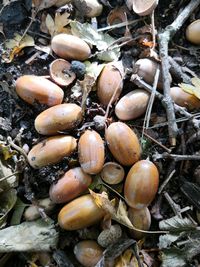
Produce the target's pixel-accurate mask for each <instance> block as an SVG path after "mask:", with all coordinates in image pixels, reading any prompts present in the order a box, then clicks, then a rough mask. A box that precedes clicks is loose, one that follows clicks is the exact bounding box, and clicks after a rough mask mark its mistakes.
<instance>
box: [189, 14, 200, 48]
mask: <svg viewBox="0 0 200 267" xmlns="http://www.w3.org/2000/svg"><path fill="white" fill-rule="evenodd" d="M186 38H187V40H188V41H189V42H191V43H193V44H195V45H200V19H197V20H195V21H193V22H192V23H191V24H190V25H189V26H188V27H187V29H186Z"/></svg>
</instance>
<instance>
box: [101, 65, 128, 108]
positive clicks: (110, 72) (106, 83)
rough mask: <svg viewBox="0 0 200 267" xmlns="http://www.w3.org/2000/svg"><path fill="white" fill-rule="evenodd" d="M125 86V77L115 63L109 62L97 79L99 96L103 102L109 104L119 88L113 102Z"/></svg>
mask: <svg viewBox="0 0 200 267" xmlns="http://www.w3.org/2000/svg"><path fill="white" fill-rule="evenodd" d="M122 87H123V79H122V75H121V73H120V71H119V70H118V69H117V68H116V67H115V66H114V65H113V63H112V62H111V63H108V64H106V66H105V67H104V68H103V70H102V72H101V74H100V75H99V78H98V80H97V96H98V98H99V101H100V102H101V104H103V105H105V106H107V105H108V104H109V102H110V100H111V98H112V96H113V94H114V92H115V90H116V88H117V92H116V95H115V97H114V98H113V101H112V103H113V102H115V100H117V98H118V97H119V96H120V94H121V91H122Z"/></svg>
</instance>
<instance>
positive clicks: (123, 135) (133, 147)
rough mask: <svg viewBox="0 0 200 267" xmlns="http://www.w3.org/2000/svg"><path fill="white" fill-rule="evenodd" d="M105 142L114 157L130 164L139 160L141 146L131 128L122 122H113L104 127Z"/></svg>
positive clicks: (124, 163)
mask: <svg viewBox="0 0 200 267" xmlns="http://www.w3.org/2000/svg"><path fill="white" fill-rule="evenodd" d="M105 137H106V142H107V144H108V147H109V149H110V151H111V153H112V154H113V156H114V158H115V159H116V160H117V161H119V162H120V163H121V164H122V165H125V166H130V165H132V164H134V163H135V162H136V161H138V160H139V158H140V154H141V147H140V143H139V140H138V138H137V136H136V134H135V133H134V131H133V130H131V128H130V127H129V126H127V125H126V124H125V123H123V122H114V123H112V124H111V125H110V126H109V127H108V128H107V129H106V135H105Z"/></svg>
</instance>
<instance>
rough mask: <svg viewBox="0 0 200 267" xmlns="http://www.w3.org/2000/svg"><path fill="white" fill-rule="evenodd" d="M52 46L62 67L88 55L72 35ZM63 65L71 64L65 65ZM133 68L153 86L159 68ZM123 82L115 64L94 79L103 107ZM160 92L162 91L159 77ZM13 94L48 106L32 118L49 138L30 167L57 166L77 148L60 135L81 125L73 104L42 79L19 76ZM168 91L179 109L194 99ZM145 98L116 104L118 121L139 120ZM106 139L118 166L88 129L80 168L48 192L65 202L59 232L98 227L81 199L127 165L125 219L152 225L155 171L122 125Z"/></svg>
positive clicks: (96, 214)
mask: <svg viewBox="0 0 200 267" xmlns="http://www.w3.org/2000/svg"><path fill="white" fill-rule="evenodd" d="M51 46H52V50H53V51H54V52H55V53H56V54H57V55H58V56H59V57H61V58H62V61H63V62H64V61H65V60H69V61H70V60H80V61H84V60H86V59H87V58H88V57H89V56H90V54H91V50H90V47H89V45H88V44H87V43H86V42H84V41H83V40H81V39H80V38H78V37H76V36H72V35H67V34H59V35H57V36H55V37H54V38H53V39H52V44H51ZM65 62H67V61H65ZM66 64H68V65H70V63H69V62H67V63H66ZM136 65H137V71H138V72H137V73H138V75H139V76H141V77H142V78H143V79H144V80H145V81H146V82H147V83H149V84H152V83H153V80H154V75H155V72H156V69H157V68H159V67H160V66H159V64H158V63H156V62H154V61H153V60H151V59H140V60H138V61H137V62H136ZM122 81H123V78H122V75H121V73H120V71H119V70H118V69H117V68H115V67H113V63H108V64H107V65H106V66H105V67H104V68H103V70H102V72H101V74H100V76H99V78H98V80H97V96H98V98H99V101H100V103H101V104H103V105H104V106H107V105H108V104H109V102H110V100H111V99H112V97H113V94H114V93H116V94H115V97H113V99H112V102H113V103H114V102H115V101H116V100H117V98H118V97H119V96H120V93H121V91H122V87H123V82H122ZM158 87H162V82H161V77H160V80H159V83H158ZM116 89H117V90H116ZM16 91H17V94H18V95H19V96H20V97H21V98H22V99H23V100H24V101H26V102H27V103H29V104H34V102H35V101H37V102H39V103H41V104H46V105H47V106H49V108H48V109H46V110H44V111H43V112H42V113H40V114H39V115H38V116H37V117H36V119H35V129H36V131H37V132H38V133H39V134H41V135H45V136H50V137H48V138H46V139H45V140H43V141H42V142H40V143H38V144H36V145H35V146H34V147H33V148H32V149H31V150H30V152H29V154H28V161H29V164H30V165H31V166H32V167H33V168H41V167H44V166H47V165H50V164H55V163H58V162H59V161H61V160H62V159H63V158H64V157H68V156H70V155H71V154H72V153H73V152H74V151H75V150H76V149H77V140H76V139H75V138H74V137H73V136H69V135H63V134H60V133H62V132H63V131H66V130H70V131H71V130H73V129H74V128H76V127H77V126H78V125H80V123H81V122H82V120H83V114H82V109H81V107H80V106H78V105H77V104H74V103H64V104H62V101H63V96H64V93H63V90H62V89H61V88H60V87H59V86H58V85H57V84H55V83H53V82H51V81H50V80H48V79H46V78H44V77H37V76H33V75H25V76H22V77H20V78H18V80H17V82H16ZM171 92H172V97H173V98H174V100H175V101H176V93H175V92H178V93H179V97H178V98H177V101H180V98H181V97H180V94H182V95H183V96H184V95H185V96H186V97H187V99H186V100H185V99H184V100H183V103H182V104H183V105H187V106H188V99H193V101H194V96H191V95H189V94H187V93H185V92H183V91H182V90H181V89H180V88H178V87H175V88H174V89H172V90H171ZM149 97H150V96H149V94H148V93H147V92H146V91H145V90H142V89H136V90H133V91H131V92H129V93H128V94H127V95H125V96H123V97H122V98H121V99H120V100H119V102H118V103H117V104H116V106H115V113H116V116H117V117H118V118H119V119H120V120H122V121H126V120H132V119H135V118H138V117H140V116H141V115H142V114H144V113H145V111H146V108H147V104H148V100H149ZM195 101H196V102H197V103H198V105H199V106H200V101H199V100H198V99H195ZM179 104H180V103H179ZM189 104H190V103H189ZM192 107H194V103H192ZM104 138H105V141H106V144H107V146H108V148H109V150H110V152H111V154H112V155H113V157H114V158H115V159H116V161H117V162H118V163H117V162H107V163H105V162H104V161H105V145H104V141H103V139H102V137H101V136H100V134H99V133H98V132H97V131H95V130H86V131H85V132H84V133H83V134H82V135H81V137H80V139H79V140H78V158H79V163H80V167H76V168H72V169H70V170H69V171H67V172H66V173H65V174H64V176H63V177H61V178H60V179H59V180H58V182H57V183H55V184H53V185H52V186H51V187H50V192H49V195H50V199H51V200H52V201H53V202H54V203H67V204H66V205H65V206H64V207H63V208H62V209H61V211H60V212H59V215H58V223H59V225H60V226H61V227H62V228H63V229H66V230H78V229H82V228H85V227H88V226H91V225H93V224H95V223H97V222H99V221H100V220H101V219H102V218H103V217H104V215H105V212H104V211H103V210H102V209H100V208H99V207H98V206H97V205H96V204H95V201H94V199H93V197H92V196H91V195H90V194H84V192H87V188H88V186H89V185H90V184H91V182H92V175H96V174H100V175H101V178H102V179H103V180H104V181H105V182H106V183H108V184H110V185H112V184H118V183H121V182H122V181H123V180H124V177H125V172H124V168H123V166H130V167H131V168H130V170H129V172H128V174H127V177H126V178H125V182H124V197H125V199H126V202H127V204H128V206H129V218H130V220H131V222H132V223H133V224H134V225H135V226H136V227H137V228H140V229H144V230H148V229H149V227H150V223H151V220H150V213H149V210H148V208H147V207H148V206H149V204H150V203H151V202H152V200H153V199H154V197H155V195H156V192H157V189H158V183H159V173H158V170H157V167H156V166H155V165H154V164H153V163H152V162H151V161H149V160H140V156H141V147H140V143H139V140H138V137H137V135H136V134H135V133H134V131H133V130H132V129H131V128H130V127H129V126H127V125H126V124H125V123H123V122H120V121H118V122H113V123H111V124H110V125H109V126H108V128H106V130H105V137H104ZM83 194H84V195H83ZM80 195H81V196H80ZM132 234H133V235H134V237H136V238H137V237H140V235H139V234H138V232H135V231H134V232H133V233H132ZM84 242H86V241H84ZM78 247H80V248H82V250H83V251H84V249H86V251H87V249H88V248H91V249H92V248H93V250H94V251H96V252H97V255H99V257H100V256H101V255H102V248H101V247H99V245H98V244H97V243H96V242H94V241H87V242H86V243H85V244H82V243H80V244H78V245H77V246H76V248H75V254H77V250H78ZM79 252H80V250H79ZM98 252H99V253H98ZM100 252H101V253H100ZM81 253H83V255H84V252H80V253H79V254H81ZM87 253H88V252H87ZM76 256H77V258H78V260H79V261H80V262H81V263H82V264H83V265H84V266H93V265H95V264H94V257H91V259H90V260H93V263H92V264H90V263H83V261H84V259H85V257H82V258H80V257H79V256H80V255H76ZM97 258H98V257H97ZM96 260H97V259H96ZM97 261H98V260H97Z"/></svg>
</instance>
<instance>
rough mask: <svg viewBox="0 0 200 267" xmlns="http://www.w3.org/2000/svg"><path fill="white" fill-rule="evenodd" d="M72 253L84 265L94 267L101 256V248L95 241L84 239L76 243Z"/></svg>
mask: <svg viewBox="0 0 200 267" xmlns="http://www.w3.org/2000/svg"><path fill="white" fill-rule="evenodd" d="M74 254H75V256H76V259H77V260H78V261H79V262H80V263H81V264H82V265H83V266H84V267H94V266H96V264H97V263H98V261H99V260H100V259H101V257H102V256H103V249H102V248H101V247H100V246H99V245H98V244H97V242H96V241H93V240H84V241H80V242H79V243H78V244H76V246H75V247H74Z"/></svg>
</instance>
